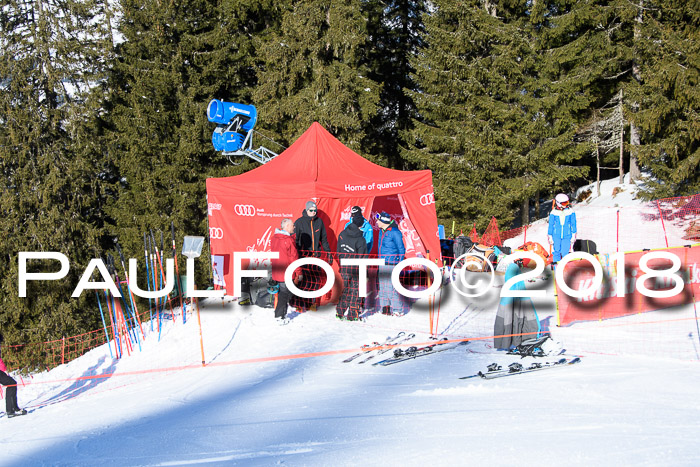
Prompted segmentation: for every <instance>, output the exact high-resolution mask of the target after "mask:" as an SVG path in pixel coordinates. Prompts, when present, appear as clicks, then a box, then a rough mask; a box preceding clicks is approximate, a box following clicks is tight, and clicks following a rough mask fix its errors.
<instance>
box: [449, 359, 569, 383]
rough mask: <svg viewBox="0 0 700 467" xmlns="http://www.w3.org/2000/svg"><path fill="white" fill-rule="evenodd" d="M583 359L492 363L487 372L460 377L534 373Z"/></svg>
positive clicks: (492, 377) (493, 377)
mask: <svg viewBox="0 0 700 467" xmlns="http://www.w3.org/2000/svg"><path fill="white" fill-rule="evenodd" d="M580 361H581V359H580V358H579V357H575V358H572V359H566V358H561V359H559V360H557V361H555V362H545V363H539V362H534V363H532V364H530V366H527V367H525V366H523V365H521V364H520V363H517V362H515V363H511V364H510V365H509V366H508V367H507V368H503V367H501V366H500V365H498V364H497V363H492V364H491V365H489V366H488V367H487V370H486V372H482V371H480V372H478V373H476V374H473V375H469V376H462V377H461V378H459V379H469V378H476V377H481V378H483V379H495V378H503V377H505V376H514V375H522V374H523V373H532V372H533V371H542V370H550V369H552V368H565V367H567V366H571V365H575V364H576V363H579V362H580Z"/></svg>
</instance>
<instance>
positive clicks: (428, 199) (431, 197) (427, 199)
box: [420, 193, 435, 206]
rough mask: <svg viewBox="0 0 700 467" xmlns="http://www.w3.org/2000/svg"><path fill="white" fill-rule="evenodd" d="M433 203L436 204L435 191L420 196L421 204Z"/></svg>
mask: <svg viewBox="0 0 700 467" xmlns="http://www.w3.org/2000/svg"><path fill="white" fill-rule="evenodd" d="M431 204H435V193H428V194H427V195H422V196H421V197H420V205H421V206H429V205H431Z"/></svg>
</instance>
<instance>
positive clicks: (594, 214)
mask: <svg viewBox="0 0 700 467" xmlns="http://www.w3.org/2000/svg"><path fill="white" fill-rule="evenodd" d="M577 217H578V227H579V238H590V239H593V240H594V241H596V243H597V246H598V251H600V252H615V251H630V250H635V249H636V250H638V249H639V246H640V245H644V248H664V247H671V246H679V245H685V244H687V243H694V242H698V241H700V194H698V195H693V196H685V197H677V198H667V199H661V200H657V201H653V202H649V203H646V204H645V205H643V206H642V207H619V208H598V207H588V208H587V209H586V210H584V209H580V210H577ZM640 221H641V222H640ZM545 222H546V220H545ZM640 225H641V226H642V227H641V228H640V227H639V226H640ZM613 226H614V228H612V227H613ZM528 231H531V232H533V233H534V234H535V235H534V236H535V237H536V238H532V236H530V234H529V233H528ZM543 231H544V235H546V224H545V227H544V228H542V225H541V221H540V224H539V225H538V223H535V224H531V225H529V226H524V227H520V228H518V229H512V230H508V231H503V232H500V231H499V229H498V223H497V220H496V219H495V218H494V219H492V221H491V223H490V224H489V226H488V228H487V229H486V231H485V232H484V234H482V235H481V236H479V235H478V234H477V232H476V228H473V229H472V232H470V236H471V237H472V240H474V241H477V242H480V243H484V244H487V245H501V244H503V242H505V241H506V240H507V239H510V238H514V237H518V236H520V235H523V238H524V239H526V240H527V241H530V240H531V239H532V240H534V241H538V239H539V240H540V241H542V239H541V238H540V237H542V236H543V235H542V232H543ZM543 241H546V237H544V240H543ZM331 256H332V257H333V260H334V261H333V262H334V265H333V268H334V270H335V273H336V285H335V287H333V289H331V290H330V291H329V292H328V293H327V294H326V295H324V296H323V297H321V298H319V299H314V300H311V299H300V298H298V297H295V298H293V299H292V301H291V305H292V306H296V307H299V308H301V309H309V308H314V307H317V306H321V305H325V304H327V303H329V302H330V303H338V305H336V309H337V312H338V314H339V316H342V317H343V318H345V319H354V318H357V317H363V316H367V315H369V314H372V313H382V312H385V313H390V314H406V313H408V312H409V310H410V309H411V307H412V305H413V303H414V302H415V301H416V299H414V298H410V297H406V296H404V295H402V294H400V293H398V292H397V290H396V289H395V287H393V284H392V283H391V273H392V269H393V268H392V266H387V267H384V268H379V267H376V266H372V267H369V268H368V272H367V276H368V293H367V296H366V297H360V296H359V293H358V289H357V287H356V284H359V283H358V282H357V281H358V280H359V279H358V276H356V275H355V274H356V273H357V271H356V270H354V269H347V268H346V269H343V268H339V267H338V255H337V254H335V253H334V254H332V255H331ZM366 257H367V258H373V257H374V258H376V256H370V255H367V256H366ZM325 259H326V260H328V261H330V256H329V257H326V258H325ZM433 259H434V258H433ZM302 276H303V279H302V281H301V282H300V284H299V288H300V289H301V290H307V291H310V290H318V289H320V288H321V287H322V286H323V285H325V282H326V275H325V273H324V272H323V271H321V270H320V268H318V267H315V266H310V267H306V268H305V270H304V271H303V274H302ZM434 280H435V278H433V277H432V275H431V274H430V273H429V272H427V271H425V269H424V268H422V267H418V268H410V267H409V268H406V269H405V270H403V271H402V272H401V273H400V274H399V281H400V283H401V284H402V285H403V287H404V288H405V289H406V290H408V291H412V292H420V291H423V290H426V289H427V288H429V287H430V286H431V285H432V283H433V281H434ZM342 282H346V283H347V284H349V286H348V287H345V292H344V293H343V294H341V289H342V286H341V284H342ZM439 306H440V303H439V301H438V302H434V301H433V302H432V305H431V307H434V309H432V308H431V318H430V329H431V332H432V331H433V330H434V329H435V328H436V326H437V320H438V314H439ZM387 307H388V308H387ZM134 316H139V320H141V321H143V320H145V319H146V318H147V316H151V312H150V311H146V312H144V313H137V314H135V315H134ZM134 316H132V317H129V318H127V319H125V323H126V324H127V327H129V328H131V329H136V328H137V327H138V326H137V325H136V322H134V321H133V320H134ZM151 317H152V316H151ZM139 320H136V321H139ZM105 330H106V331H107V333H106V334H105ZM117 335H119V332H117ZM113 341H114V325H113V324H107V325H106V326H105V328H104V329H100V330H95V331H91V332H87V333H84V334H80V335H77V336H71V337H66V338H62V339H57V340H53V341H48V342H40V343H25V344H19V345H7V344H5V345H3V346H0V348H1V349H2V356H3V359H4V361H5V362H6V364H7V365H8V368H17V367H18V366H19V362H23V366H24V367H34V368H46V369H51V368H54V367H56V366H58V365H60V364H62V363H67V362H69V361H71V360H73V359H75V358H77V357H79V356H81V355H83V354H85V353H86V352H88V351H90V350H92V349H94V348H96V347H99V346H101V345H103V344H105V343H106V342H113ZM699 351H700V346H699Z"/></svg>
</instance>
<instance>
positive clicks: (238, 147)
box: [207, 99, 277, 165]
mask: <svg viewBox="0 0 700 467" xmlns="http://www.w3.org/2000/svg"><path fill="white" fill-rule="evenodd" d="M207 119H209V121H210V122H213V123H216V128H215V129H214V132H213V133H212V134H211V143H212V145H213V146H214V150H216V151H217V152H220V153H222V154H223V155H224V156H226V157H228V160H229V161H231V163H232V164H234V165H238V164H240V163H241V159H236V158H237V157H239V156H240V157H250V158H251V159H253V160H255V161H257V162H260V163H261V164H264V163H266V162H269V161H271V160H272V158H273V157H277V153H275V152H273V151H270V150H269V149H267V148H266V147H264V146H260V147H259V148H257V149H253V133H254V131H253V127H255V123H256V122H257V121H258V111H257V110H256V109H255V106H254V105H246V104H236V103H233V102H226V101H222V100H219V99H212V100H211V101H210V102H209V106H208V107H207ZM267 139H270V138H267ZM270 141H272V140H270ZM273 143H274V141H273Z"/></svg>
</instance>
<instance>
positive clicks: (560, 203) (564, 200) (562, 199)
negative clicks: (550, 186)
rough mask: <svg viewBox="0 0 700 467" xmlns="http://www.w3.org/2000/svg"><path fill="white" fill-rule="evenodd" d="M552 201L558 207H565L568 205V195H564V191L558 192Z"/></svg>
mask: <svg viewBox="0 0 700 467" xmlns="http://www.w3.org/2000/svg"><path fill="white" fill-rule="evenodd" d="M554 202H555V203H556V205H557V207H558V208H567V207H569V197H568V196H566V195H565V194H564V193H559V194H558V195H557V196H556V197H555V198H554Z"/></svg>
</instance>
